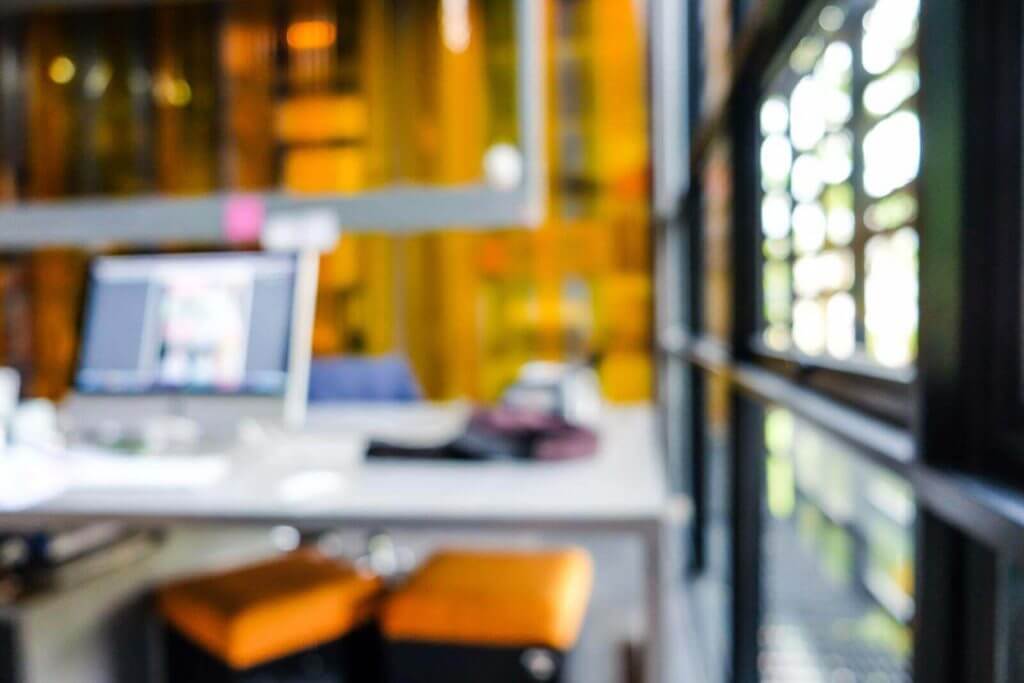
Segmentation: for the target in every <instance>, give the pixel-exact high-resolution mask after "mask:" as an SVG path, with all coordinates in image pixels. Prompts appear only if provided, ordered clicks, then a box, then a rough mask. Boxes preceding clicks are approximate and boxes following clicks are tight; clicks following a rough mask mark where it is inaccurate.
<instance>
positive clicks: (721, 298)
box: [700, 138, 733, 342]
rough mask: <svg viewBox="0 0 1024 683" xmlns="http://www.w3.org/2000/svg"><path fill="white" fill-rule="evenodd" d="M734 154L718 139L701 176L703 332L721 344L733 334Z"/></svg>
mask: <svg viewBox="0 0 1024 683" xmlns="http://www.w3.org/2000/svg"><path fill="white" fill-rule="evenodd" d="M731 157H732V150H731V146H730V144H729V141H728V140H727V139H725V138H716V139H715V141H714V142H713V143H712V144H711V147H710V148H709V150H708V155H707V159H706V161H705V166H704V170H703V173H702V174H701V192H702V210H703V217H702V228H703V231H702V233H701V242H702V247H703V249H702V253H703V264H702V275H703V283H702V292H703V294H702V296H703V301H702V302H701V306H700V308H701V318H702V327H701V331H702V332H703V333H705V334H709V335H711V336H712V337H714V338H716V339H717V340H719V341H722V342H728V340H729V338H730V336H731V334H732V300H733V296H732V295H733V293H732V201H733V187H732V159H731Z"/></svg>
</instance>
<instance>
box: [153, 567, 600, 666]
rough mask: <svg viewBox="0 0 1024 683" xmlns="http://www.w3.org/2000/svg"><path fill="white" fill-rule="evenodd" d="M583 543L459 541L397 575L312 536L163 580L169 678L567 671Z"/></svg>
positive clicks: (583, 593) (581, 585)
mask: <svg viewBox="0 0 1024 683" xmlns="http://www.w3.org/2000/svg"><path fill="white" fill-rule="evenodd" d="M592 582H593V568H592V566H591V560H590V557H589V555H587V553H586V552H584V551H582V550H579V549H575V548H571V549H553V550H542V551H534V552H508V551H487V552H480V551H469V550H458V551H456V550H449V551H442V552H438V553H435V554H434V555H433V556H432V557H430V558H428V559H427V561H426V562H424V563H423V564H422V566H420V567H419V568H418V569H416V570H414V571H413V572H412V574H411V575H410V576H409V577H408V578H407V579H406V580H404V581H401V582H399V583H397V584H394V585H388V584H387V582H385V581H384V580H382V579H381V578H380V577H377V576H375V575H373V574H371V573H369V572H366V571H364V570H362V569H360V568H357V567H356V566H355V565H352V564H350V563H348V562H347V561H344V560H337V559H333V558H329V557H327V556H325V555H323V554H322V553H320V552H318V551H314V550H310V549H300V550H298V551H295V552H293V553H290V554H288V555H284V556H282V557H279V558H275V559H272V560H269V561H265V562H262V563H259V564H255V565H251V566H247V567H242V568H239V569H233V570H229V571H226V572H221V573H218V574H211V575H205V576H199V577H195V578H189V579H185V580H182V581H178V582H175V583H172V584H169V585H167V586H165V587H164V588H162V589H160V590H159V591H158V596H157V600H156V604H157V609H158V611H159V613H160V616H161V619H162V622H163V623H164V625H165V629H164V630H165V647H166V650H165V655H166V656H165V660H166V662H167V672H168V677H167V680H168V681H169V682H170V683H221V682H228V681H231V682H238V683H243V682H244V683H257V682H259V683H285V682H287V683H352V682H358V683H427V682H428V681H429V682H431V683H437V682H439V681H444V682H445V683H480V682H481V681H487V682H488V683H532V682H537V681H549V682H555V683H558V682H559V681H563V680H565V679H564V675H565V671H566V666H567V660H568V657H569V655H570V654H571V652H572V649H573V647H574V646H575V644H576V641H577V639H578V636H579V632H580V629H581V626H582V623H583V618H584V616H585V613H586V609H587V605H588V603H589V600H590V594H591V590H592Z"/></svg>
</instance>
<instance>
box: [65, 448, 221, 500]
mask: <svg viewBox="0 0 1024 683" xmlns="http://www.w3.org/2000/svg"><path fill="white" fill-rule="evenodd" d="M60 457H61V460H62V461H63V462H64V463H65V464H66V467H67V468H68V470H69V477H70V483H69V486H70V488H72V489H142V490H147V489H159V490H164V489H196V488H204V487H207V486H212V485H213V484H216V483H217V482H218V481H220V480H221V479H223V478H224V477H225V476H226V475H227V473H228V470H229V469H230V462H229V460H228V458H227V456H224V455H217V454H204V455H201V456H184V455H180V456H176V455H124V454H120V453H113V452H108V451H102V450H99V449H92V448H79V449H69V450H67V451H65V452H64V453H62V454H61V456H60Z"/></svg>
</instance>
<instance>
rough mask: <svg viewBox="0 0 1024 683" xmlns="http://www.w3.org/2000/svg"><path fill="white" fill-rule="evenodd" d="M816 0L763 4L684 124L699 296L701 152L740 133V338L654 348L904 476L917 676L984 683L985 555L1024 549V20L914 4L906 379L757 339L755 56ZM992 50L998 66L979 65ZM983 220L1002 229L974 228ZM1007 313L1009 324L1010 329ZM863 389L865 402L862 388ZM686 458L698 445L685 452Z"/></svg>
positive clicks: (989, 618)
mask: <svg viewBox="0 0 1024 683" xmlns="http://www.w3.org/2000/svg"><path fill="white" fill-rule="evenodd" d="M824 4H825V0H763V1H762V2H760V3H759V4H758V5H757V6H756V8H755V10H754V11H753V13H752V14H751V16H750V18H749V20H748V21H746V22H744V25H743V26H742V28H741V29H740V33H739V35H738V36H737V37H736V40H735V41H734V47H733V56H734V71H733V74H732V79H731V80H732V82H731V83H730V87H729V96H728V100H727V104H726V106H725V107H724V108H723V109H722V110H721V111H717V112H710V113H707V112H705V113H704V114H703V115H702V116H701V117H700V119H699V122H698V125H697V127H696V130H695V131H694V132H693V137H692V151H691V172H690V176H691V183H690V187H689V189H688V192H687V197H686V199H684V200H683V201H682V202H681V203H680V207H679V213H678V220H679V222H680V224H681V225H683V226H684V229H685V230H686V234H687V236H688V239H687V240H686V246H687V248H689V249H690V254H689V258H688V259H687V260H686V261H685V263H689V266H690V268H689V271H688V272H687V273H686V278H687V279H686V282H687V287H688V288H689V289H690V291H689V292H687V298H688V300H689V301H690V302H691V304H694V303H697V304H699V302H700V301H701V298H702V294H701V293H700V285H701V272H700V268H699V263H700V258H701V257H700V253H701V251H700V248H699V247H700V239H701V234H700V233H701V228H700V225H699V221H698V222H696V223H695V222H694V220H693V219H694V218H695V217H696V216H695V215H694V211H693V207H694V206H699V203H698V202H696V201H695V197H696V196H697V194H698V193H699V191H700V187H699V178H700V175H699V172H700V169H701V164H702V159H703V156H704V150H705V149H706V147H707V146H708V143H709V141H710V140H711V139H712V138H713V137H714V135H716V134H718V133H719V132H720V131H721V130H722V129H724V130H725V131H726V134H727V135H731V136H732V140H733V145H734V146H733V151H734V155H733V164H734V172H735V173H736V178H735V188H737V189H736V195H735V198H736V206H735V208H734V212H733V227H734V235H733V237H734V248H735V251H736V254H735V255H736V259H735V261H734V263H735V264H736V266H735V267H734V272H733V278H734V282H735V283H736V284H735V285H734V301H733V305H734V316H735V323H736V324H735V325H734V335H733V338H732V339H731V340H729V341H730V343H729V344H728V345H722V344H718V343H715V342H714V341H713V340H709V339H707V338H705V337H704V336H703V335H702V334H701V333H700V330H699V328H697V327H695V326H694V323H693V321H694V320H699V319H700V317H699V315H698V314H697V311H696V310H692V311H691V314H692V317H691V318H690V320H689V325H688V326H687V327H686V328H685V330H684V331H683V332H682V333H681V334H680V335H679V337H680V339H678V340H674V342H673V344H672V345H670V346H666V347H665V351H666V352H667V353H671V354H674V355H675V356H677V357H679V358H681V359H682V360H683V361H684V363H685V364H686V365H687V367H689V368H690V371H691V372H693V373H714V374H717V375H721V376H724V377H726V378H727V379H728V381H729V382H730V383H731V385H732V386H733V388H734V393H735V394H736V395H737V396H744V395H745V396H750V397H752V398H754V399H757V400H762V401H764V400H768V401H771V402H773V403H776V404H778V405H781V406H782V407H785V408H788V409H790V410H792V411H793V412H795V413H797V414H798V415H801V416H802V417H805V418H807V419H808V420H809V421H810V422H812V423H813V424H815V425H816V426H818V427H820V428H822V429H824V430H825V431H827V432H829V433H831V434H832V435H834V436H836V437H838V438H840V439H843V440H847V441H849V442H850V443H851V444H853V445H855V446H859V447H861V448H863V449H865V451H864V453H865V457H867V458H868V459H870V460H872V461H873V462H875V463H876V464H879V465H881V466H882V467H884V468H886V469H888V470H890V471H891V472H893V473H894V474H897V475H899V476H900V477H902V478H903V479H905V480H906V481H907V482H908V483H909V484H910V486H911V488H912V490H913V493H914V496H915V499H916V501H917V504H918V510H919V513H918V526H917V531H916V540H915V544H916V548H917V551H916V553H917V554H916V558H915V560H916V577H915V584H916V590H915V592H916V593H917V596H918V618H917V621H918V628H917V629H915V633H914V660H913V669H914V676H915V680H922V681H929V683H931V682H932V681H937V682H939V683H945V682H949V683H953V682H954V681H960V680H972V681H983V682H985V683H989V682H990V681H991V682H992V683H995V681H996V680H998V679H997V677H996V676H997V671H996V669H997V667H996V666H995V662H994V659H993V658H994V657H995V653H994V648H992V647H991V641H986V636H985V635H984V634H987V633H993V632H994V630H995V629H997V628H998V623H996V619H997V615H998V613H999V607H1000V602H999V601H1000V600H1001V597H1000V594H1001V591H999V590H996V589H993V590H988V588H991V586H990V585H989V584H988V583H987V581H988V579H987V578H986V577H989V578H991V577H992V576H994V573H993V572H994V570H993V569H992V567H993V566H994V565H993V560H992V558H993V557H995V556H998V557H999V558H1000V561H1002V560H1003V559H1004V558H1012V559H1013V560H1014V561H1017V562H1021V563H1024V476H1021V475H1022V473H1024V467H1022V466H1021V465H1022V464H1024V461H1021V460H1020V458H1021V457H1024V429H1012V428H1011V427H1013V425H1014V421H1015V420H1017V419H1018V416H1024V410H1022V408H1024V393H1022V392H1021V391H1019V389H1021V384H1022V382H1024V362H1022V361H1024V357H1022V356H1024V354H1022V352H1021V349H1020V348H1013V347H1012V346H1008V345H1011V344H1016V345H1018V346H1024V344H1022V343H1021V340H1022V339H1024V310H1022V307H1024V272H1022V271H1024V253H1022V250H1024V200H1022V197H1024V188H1022V184H1024V173H1022V171H1021V166H1022V165H1024V164H1022V157H1024V144H1022V138H1024V132H1022V130H1021V124H1020V113H1021V111H1022V110H1024V73H1022V72H1024V67H1022V63H1024V56H1022V51H1024V40H1022V37H1021V36H1022V33H1024V32H1022V31H1021V30H1020V29H1021V27H1022V25H1024V17H1022V16H1021V14H1022V10H1021V8H1020V5H1019V3H1017V4H1016V6H1014V0H993V2H991V3H963V2H961V1H960V0H923V2H922V10H921V18H920V29H919V39H918V41H919V42H918V54H919V66H920V69H921V88H920V92H919V94H918V111H919V116H920V117H921V125H922V129H923V130H924V131H925V135H924V136H923V147H922V164H921V169H920V175H919V179H918V201H919V218H918V225H919V226H920V233H919V234H920V251H919V262H920V265H919V282H920V287H919V290H920V323H919V343H918V358H917V364H916V370H915V372H914V373H913V376H912V377H907V376H901V377H887V376H885V373H871V372H856V371H853V372H851V371H850V369H849V368H838V367H830V366H831V364H828V363H820V362H818V363H814V362H812V361H813V360H814V359H807V358H800V357H789V358H778V357H772V355H771V354H766V353H763V351H764V350H763V349H758V348H757V347H756V345H755V344H753V343H751V335H752V334H753V332H754V331H755V330H756V326H755V325H756V316H755V315H754V314H755V307H756V306H759V305H760V297H759V293H758V292H757V291H754V290H752V289H751V285H752V284H754V283H755V282H756V277H757V263H756V260H757V259H756V249H755V248H754V247H753V245H754V244H755V243H756V242H755V240H756V239H757V236H756V234H755V233H754V232H753V230H752V228H751V226H756V225H757V222H756V214H754V213H753V212H754V211H755V210H756V208H757V204H756V201H755V199H756V192H757V185H756V184H755V183H753V182H751V176H752V175H753V174H754V173H755V171H753V170H752V169H756V161H757V160H756V157H755V156H753V155H754V154H755V153H756V152H755V150H756V145H755V144H754V141H756V139H757V137H756V133H757V131H756V128H755V127H754V126H752V125H751V119H752V117H751V116H750V114H751V112H753V111H755V110H754V107H755V106H756V102H757V96H756V93H757V91H758V90H759V89H760V87H761V84H762V82H763V81H762V79H763V75H764V73H765V66H764V65H768V64H771V63H772V60H773V58H775V56H776V55H778V54H781V50H782V49H783V46H784V45H785V43H786V41H787V40H791V39H792V37H793V36H794V35H795V34H796V33H797V31H796V27H797V26H798V25H799V22H800V20H801V18H802V17H804V16H806V13H808V12H812V11H814V10H815V8H817V9H820V8H821V7H822V6H823V5H824ZM1007 17H1010V20H1008V19H1007ZM993 64H995V65H998V66H999V68H998V69H997V70H995V71H996V72H995V73H989V69H990V67H991V65H993ZM969 70H970V71H969ZM697 81H698V79H696V78H695V79H692V82H691V97H695V96H697V91H695V90H694V89H693V83H694V82H697ZM692 104H693V103H692V102H691V111H693V107H692ZM1007 111H1009V112H1010V113H1011V115H1006V112H1007ZM1013 114H1015V115H1013ZM1007 140H1009V141H1011V142H1012V143H1013V144H1007ZM744 154H746V155H747V156H746V159H744V157H743V155H744ZM744 175H746V177H744ZM743 187H748V188H749V192H747V193H744V192H743V191H742V190H741V188H743ZM993 196H996V197H997V198H998V201H993V200H992V197H993ZM988 226H995V227H991V228H988V230H987V231H986V230H982V229H981V228H982V227H988ZM758 232H759V231H758ZM997 257H999V258H998V259H997ZM991 264H995V265H996V266H997V267H996V268H994V269H993V268H990V267H989V266H990V265H991ZM993 293H994V295H993ZM1008 326H1010V327H1009V329H1013V333H1012V334H1011V335H1006V334H1005V332H1003V331H1004V330H1006V329H1008ZM1000 334H1002V335H1003V336H1002V337H1000V336H999V335H1000ZM1007 349H1009V352H1008V351H1007ZM1008 364H1009V365H1008ZM818 366H826V367H818ZM1008 367H1012V369H1013V371H1012V372H1010V371H1009V370H1007V368H1008ZM854 370H856V369H854ZM877 375H881V376H877ZM1000 387H1001V389H998V390H997V388H1000ZM1007 391H1012V392H1015V395H1016V397H1017V398H1020V399H1021V401H1019V402H1017V403H1015V404H1014V406H1013V410H1012V411H1009V410H1002V411H1000V410H996V408H998V406H999V405H1001V404H1002V402H1003V401H1005V398H1004V397H1005V396H1007V395H1008V394H1007V393H1006V392H1007ZM872 393H874V394H875V398H874V399H872V398H869V397H868V395H869V394H872ZM879 401H880V402H881V403H882V405H878V402H879ZM695 414H696V413H695V411H694V410H693V409H691V410H690V411H689V412H687V413H686V414H682V415H678V419H680V420H682V421H683V422H684V424H686V425H687V426H688V428H690V429H692V430H695V431H697V432H698V434H696V435H691V436H690V441H691V443H695V442H699V441H700V440H701V438H702V437H701V436H700V434H699V430H700V429H702V425H701V422H702V421H701V420H698V419H695ZM737 415H738V414H736V413H734V420H735V421H736V424H734V426H733V439H732V443H733V444H734V448H735V453H734V458H735V459H736V461H737V462H743V459H744V458H748V457H749V452H748V451H745V450H744V449H745V448H749V444H750V442H751V439H752V438H753V437H752V436H751V432H750V426H749V424H744V418H743V417H742V416H737ZM1017 424H1019V421H1018V422H1017ZM744 444H746V445H744ZM697 455H698V452H697V451H696V450H695V451H694V452H693V453H691V458H696V457H697ZM691 465H692V463H691ZM741 472H743V474H744V476H746V477H747V483H744V481H734V482H733V486H734V491H745V490H748V489H746V488H745V487H746V486H749V480H750V479H751V478H753V477H756V476H757V472H756V468H754V469H750V468H748V469H747V470H746V471H744V470H742V469H741ZM739 500H742V497H740V498H739ZM748 503H749V501H748ZM741 517H742V520H743V521H742V522H741V523H739V524H737V525H736V529H734V537H735V539H736V543H737V545H736V547H735V548H734V553H735V554H736V556H737V557H740V556H743V557H744V559H745V560H746V561H749V562H750V563H756V562H757V561H758V558H757V555H756V554H750V548H751V546H750V545H749V544H750V543H752V539H755V538H757V533H756V531H757V520H756V518H751V517H746V516H741ZM695 523H697V524H699V523H700V518H699V517H698V518H697V519H696V521H695ZM751 566H753V565H752V564H748V565H746V566H741V565H740V564H739V563H738V564H737V567H736V569H737V570H739V571H740V572H741V573H740V574H738V575H737V585H736V587H735V592H734V595H733V598H734V606H733V609H734V611H735V612H736V614H737V615H744V616H745V617H746V618H748V620H749V617H750V615H751V614H756V613H757V612H756V610H757V609H759V599H760V598H759V593H758V585H757V583H756V579H752V578H751V576H752V573H751V571H750V567H751ZM950 596H953V599H951V597H950ZM967 596H970V599H968V598H967ZM734 647H735V650H734V662H735V663H736V665H737V666H736V667H734V671H735V672H736V679H735V680H737V681H740V682H741V683H745V682H746V681H754V680H756V661H755V660H754V659H753V658H754V657H755V656H756V651H757V650H756V633H752V632H751V631H750V629H749V624H748V628H747V629H739V630H737V632H736V633H735V642H734Z"/></svg>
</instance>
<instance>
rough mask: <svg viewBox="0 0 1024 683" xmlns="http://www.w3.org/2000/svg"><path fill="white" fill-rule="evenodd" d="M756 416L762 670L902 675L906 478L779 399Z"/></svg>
mask: <svg viewBox="0 0 1024 683" xmlns="http://www.w3.org/2000/svg"><path fill="white" fill-rule="evenodd" d="M761 415H762V424H763V433H762V436H763V445H764V467H765V477H764V482H765V485H764V501H763V502H764V505H763V522H762V525H761V528H762V566H761V582H762V589H761V590H762V595H763V618H762V621H761V629H760V649H761V651H760V656H759V669H760V672H761V680H762V681H763V682H764V683H771V682H774V681H778V682H780V683H781V682H782V681H787V682H788V681H822V682H823V683H824V682H827V681H879V682H880V683H881V682H882V681H905V680H906V681H909V680H910V673H909V672H910V650H911V643H912V632H911V629H910V626H909V624H910V623H911V622H912V620H913V617H914V562H913V557H914V552H913V549H914V541H913V529H914V522H915V516H916V509H915V504H914V498H913V495H912V493H911V489H910V486H909V484H907V483H906V482H904V481H902V480H901V479H899V478H897V477H895V476H894V475H892V474H890V473H888V472H887V471H885V470H882V469H880V468H879V467H877V466H873V465H869V464H868V463H867V462H865V461H863V459H862V457H861V456H859V455H858V454H857V453H856V451H854V450H853V449H852V448H851V447H849V446H847V445H846V444H844V443H842V442H839V441H838V440H837V439H835V438H834V437H831V436H830V435H829V434H827V433H826V432H824V431H822V430H821V429H820V428H817V427H815V426H814V425H812V424H810V423H808V422H807V421H805V420H802V419H800V418H799V417H797V416H795V415H794V414H793V413H792V412H790V411H788V410H786V409H784V408H780V407H776V406H770V407H767V408H765V409H763V410H762V411H761Z"/></svg>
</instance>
